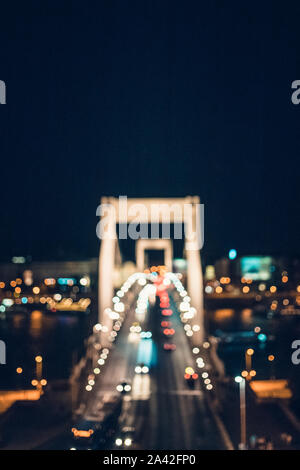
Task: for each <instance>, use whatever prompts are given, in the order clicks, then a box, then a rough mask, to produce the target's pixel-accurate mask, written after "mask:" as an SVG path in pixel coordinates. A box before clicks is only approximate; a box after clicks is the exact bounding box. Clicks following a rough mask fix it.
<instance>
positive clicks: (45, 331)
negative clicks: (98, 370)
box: [0, 310, 92, 388]
mask: <svg viewBox="0 0 300 470" xmlns="http://www.w3.org/2000/svg"><path fill="white" fill-rule="evenodd" d="M89 322H90V323H92V321H91V316H90V315H87V316H85V315H84V316H80V315H78V316H77V315H66V314H57V313H49V312H47V313H46V312H45V311H43V310H33V311H32V312H30V311H26V310H24V311H22V312H20V313H14V314H12V313H9V314H6V316H2V318H1V319H0V338H1V339H2V340H4V341H5V343H6V352H7V359H6V365H1V368H0V387H2V388H9V387H14V386H15V385H20V386H21V385H22V386H29V384H30V382H31V380H32V378H34V374H35V364H34V357H35V356H36V355H39V354H40V355H42V356H43V366H44V370H43V375H44V376H45V378H47V379H48V381H49V380H52V379H63V378H68V376H69V374H70V371H71V368H72V363H73V362H74V361H76V360H77V359H78V358H79V356H80V355H81V354H82V352H83V346H84V338H85V337H86V336H87V335H88V331H89V326H88V325H89ZM17 367H22V369H23V374H22V376H21V377H20V376H18V377H17V374H16V368H17Z"/></svg>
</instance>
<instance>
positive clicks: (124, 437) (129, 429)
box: [115, 426, 137, 449]
mask: <svg viewBox="0 0 300 470" xmlns="http://www.w3.org/2000/svg"><path fill="white" fill-rule="evenodd" d="M115 447H116V448H118V449H128V448H131V449H136V448H137V443H136V439H135V428H134V427H133V426H124V427H123V428H122V429H121V430H120V432H119V434H117V437H116V439H115Z"/></svg>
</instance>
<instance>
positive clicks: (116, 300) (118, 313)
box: [85, 273, 154, 392]
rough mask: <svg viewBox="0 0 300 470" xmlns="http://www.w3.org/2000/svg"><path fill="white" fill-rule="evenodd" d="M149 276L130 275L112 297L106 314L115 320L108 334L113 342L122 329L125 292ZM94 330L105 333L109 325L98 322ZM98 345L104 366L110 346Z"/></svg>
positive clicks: (91, 377)
mask: <svg viewBox="0 0 300 470" xmlns="http://www.w3.org/2000/svg"><path fill="white" fill-rule="evenodd" d="M148 277H149V276H147V275H146V274H145V273H134V274H132V275H131V276H129V278H128V279H127V280H126V281H125V282H124V284H123V285H122V286H121V288H120V289H119V290H118V292H117V294H116V295H115V296H114V297H113V298H112V304H113V309H111V308H106V309H105V314H106V315H108V316H109V318H110V319H111V320H113V322H114V324H113V327H112V331H111V332H110V334H109V336H108V340H109V341H110V342H111V343H113V342H114V341H115V340H116V338H117V336H118V332H119V331H120V329H121V327H122V324H123V320H124V313H125V304H124V303H123V302H122V301H121V299H122V298H123V297H124V295H125V294H127V292H128V291H129V289H130V288H131V287H132V286H133V284H134V283H135V282H137V281H138V283H139V284H140V285H141V286H142V285H146V283H147V279H148ZM145 287H147V286H145ZM152 287H154V286H152ZM93 331H94V333H99V332H100V331H102V332H103V333H108V327H107V326H106V325H101V323H96V324H95V325H94V328H93ZM97 346H98V347H100V348H99V349H100V350H99V358H98V361H97V364H98V366H100V367H103V366H104V364H105V362H106V360H107V357H108V354H109V349H108V348H103V349H101V346H100V344H99V343H96V344H95V348H96V349H97ZM98 366H97V367H95V368H94V370H93V374H90V375H89V377H88V383H87V385H86V387H85V389H86V390H87V391H88V392H90V391H92V389H93V386H94V385H95V375H99V374H100V372H101V368H100V367H98Z"/></svg>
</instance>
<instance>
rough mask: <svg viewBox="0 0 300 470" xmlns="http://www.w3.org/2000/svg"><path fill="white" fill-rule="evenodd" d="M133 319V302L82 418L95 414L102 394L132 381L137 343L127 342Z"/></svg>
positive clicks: (97, 377) (113, 390)
mask: <svg viewBox="0 0 300 470" xmlns="http://www.w3.org/2000/svg"><path fill="white" fill-rule="evenodd" d="M134 319H135V302H134V303H133V304H132V306H131V308H130V310H129V312H128V314H127V316H126V318H125V320H124V323H123V325H122V328H121V330H120V332H119V334H118V337H117V340H116V342H115V343H114V345H113V347H112V349H111V350H110V353H109V355H108V359H107V360H106V363H105V365H104V367H102V369H101V368H100V370H101V372H100V374H99V375H98V376H96V381H95V385H94V387H93V389H92V391H91V392H89V393H90V398H89V401H88V404H87V408H86V412H85V413H84V417H86V416H88V415H91V414H93V413H97V406H98V405H99V402H100V401H101V397H102V396H103V394H105V393H107V392H115V391H116V387H117V385H118V384H119V383H120V381H121V380H123V379H125V380H132V378H133V376H134V367H135V363H136V355H137V345H138V343H135V342H129V341H128V337H129V332H130V326H131V325H132V322H133V321H134Z"/></svg>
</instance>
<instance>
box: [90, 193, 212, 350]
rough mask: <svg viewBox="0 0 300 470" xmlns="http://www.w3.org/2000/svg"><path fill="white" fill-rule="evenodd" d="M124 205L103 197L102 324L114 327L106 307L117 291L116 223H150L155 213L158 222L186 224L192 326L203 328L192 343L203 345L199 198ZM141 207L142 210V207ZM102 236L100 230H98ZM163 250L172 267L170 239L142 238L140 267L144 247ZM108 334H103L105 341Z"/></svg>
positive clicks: (136, 201) (128, 201) (138, 248)
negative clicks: (114, 291) (115, 280)
mask: <svg viewBox="0 0 300 470" xmlns="http://www.w3.org/2000/svg"><path fill="white" fill-rule="evenodd" d="M123 199H125V201H124V200H122V204H120V201H118V199H116V198H113V197H110V198H102V200H101V206H100V211H99V212H100V213H97V215H100V216H101V220H100V223H101V222H102V221H103V219H104V216H105V224H104V226H105V232H104V234H103V233H101V236H100V238H101V246H100V254H99V281H98V282H99V311H98V318H99V323H101V324H102V325H104V326H106V327H107V328H108V332H110V331H111V328H112V320H111V319H110V318H109V316H108V315H106V314H105V313H104V312H105V309H106V308H108V307H109V308H111V307H112V297H113V290H114V268H115V264H116V262H117V260H116V256H118V253H119V252H118V241H117V235H116V224H117V222H123V223H124V221H126V222H127V223H130V222H132V221H133V222H135V223H151V222H153V220H151V215H152V211H153V207H154V211H153V213H154V214H155V221H154V222H155V223H166V221H168V222H169V223H172V222H173V223H176V222H177V223H184V224H185V234H184V236H185V256H186V259H187V289H188V292H189V295H190V297H191V304H192V306H193V307H194V308H195V309H196V312H197V313H196V315H195V317H194V319H193V322H192V323H193V325H199V327H200V330H199V331H194V334H193V337H192V338H193V342H194V344H195V345H200V344H201V343H202V342H203V339H204V337H205V331H204V327H205V325H204V311H203V275H202V267H201V259H200V247H202V240H201V239H200V240H199V239H198V237H199V234H202V233H203V227H202V226H201V224H202V218H201V216H200V210H199V204H200V200H199V198H198V197H186V198H177V199H176V198H171V199H170V198H166V199H150V198H149V199H146V198H144V199H127V198H126V197H125V198H123ZM141 207H142V210H141ZM98 236H99V233H98ZM147 248H148V249H149V248H150V249H164V250H165V264H166V265H167V267H168V269H169V270H170V271H171V270H172V257H173V252H172V251H173V250H172V243H171V240H169V239H139V240H138V241H137V246H136V258H137V259H136V261H137V265H138V268H139V269H140V270H143V269H144V250H145V249H147ZM106 336H107V335H103V334H102V335H101V340H102V341H105V338H106Z"/></svg>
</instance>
